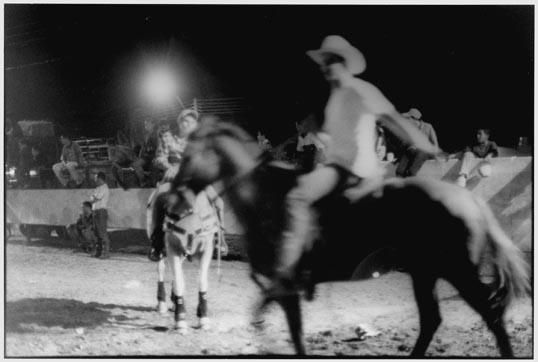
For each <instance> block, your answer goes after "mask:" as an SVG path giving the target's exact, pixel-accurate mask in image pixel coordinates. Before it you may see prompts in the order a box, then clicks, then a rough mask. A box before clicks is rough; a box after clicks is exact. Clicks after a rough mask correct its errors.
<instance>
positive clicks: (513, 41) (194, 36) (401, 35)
mask: <svg viewBox="0 0 538 362" xmlns="http://www.w3.org/2000/svg"><path fill="white" fill-rule="evenodd" d="M533 29H534V7H532V6H476V5H475V6H394V5H384V6H359V5H356V6H305V5H303V6H277V5H273V6H245V5H242V6H186V5H154V6H146V5H115V6H112V5H78V6H74V5H6V6H5V36H6V38H5V43H6V46H5V66H6V67H8V68H9V67H17V66H20V65H24V64H29V63H34V62H42V61H45V60H49V59H54V60H56V61H55V62H52V63H49V64H44V65H36V66H30V67H22V68H18V69H12V70H7V71H6V72H5V81H6V83H5V100H6V109H7V111H10V112H13V114H14V117H15V118H16V119H19V118H33V119H42V118H51V119H55V120H56V121H57V122H58V123H59V124H60V125H61V126H62V127H64V128H72V129H74V128H77V129H78V130H79V132H83V133H85V134H87V135H104V133H108V132H112V131H113V130H114V129H116V128H117V127H119V124H120V120H121V119H122V115H125V114H126V112H127V109H129V108H132V107H134V106H135V105H136V104H137V102H139V101H138V98H137V92H136V90H137V83H136V79H137V75H139V74H140V69H141V68H142V67H143V65H144V64H145V63H146V62H148V61H150V60H151V59H154V58H157V57H160V58H162V59H167V61H169V62H170V63H171V64H173V65H174V66H175V67H176V68H177V69H178V70H179V72H180V73H181V74H182V76H183V80H184V85H183V86H184V88H185V89H184V94H183V95H184V97H186V98H189V97H192V96H198V97H203V98H207V97H213V96H244V97H246V98H247V99H248V101H249V102H250V103H251V104H252V105H253V107H254V108H253V113H252V114H251V119H249V125H250V126H249V128H250V129H251V130H255V129H261V130H263V131H265V132H266V133H267V134H268V135H269V136H270V138H273V139H274V140H275V141H277V140H279V139H282V138H283V137H285V136H288V135H291V134H292V130H293V122H294V121H296V120H300V119H301V118H303V117H305V116H306V115H307V114H308V113H310V112H312V111H317V112H319V111H320V110H322V109H323V107H324V103H325V101H326V97H327V94H328V93H327V92H328V90H327V87H326V85H325V82H324V80H323V78H322V76H321V73H320V72H319V70H318V69H317V67H316V65H315V64H314V63H313V62H312V61H311V60H310V59H309V58H308V57H307V56H306V55H305V51H307V50H309V49H315V48H318V47H319V45H320V43H321V40H322V39H323V37H324V36H326V35H330V34H339V35H342V36H344V37H345V38H347V39H348V40H349V41H350V42H351V43H352V44H354V45H355V46H356V47H357V48H359V49H360V50H361V51H362V52H363V53H364V55H365V56H366V59H367V62H368V68H367V70H366V72H365V73H364V74H363V76H362V77H363V78H364V79H366V80H368V81H371V82H373V83H374V84H376V85H377V86H378V87H379V88H380V89H381V90H382V91H383V92H384V93H385V95H386V96H387V97H388V98H389V99H390V100H391V101H392V102H393V103H394V104H395V106H396V107H397V108H398V109H399V110H400V111H402V112H403V111H407V110H408V109H409V107H411V106H414V107H417V108H419V109H420V110H421V111H422V113H423V116H424V119H425V120H426V121H428V122H431V123H432V124H433V125H434V127H435V128H436V130H437V133H438V137H439V139H440V142H441V146H442V147H444V148H445V149H447V150H453V149H455V148H458V147H461V146H462V145H464V144H465V143H467V142H468V141H469V139H471V138H472V137H473V136H474V131H473V130H474V128H475V127H478V126H488V127H490V128H492V130H493V133H494V139H496V140H497V141H498V143H500V144H502V145H507V146H512V145H514V144H515V143H516V141H517V137H518V136H520V135H527V136H530V137H532V133H533V100H534V89H533V85H534V62H533V61H534V59H533V55H534V33H533Z"/></svg>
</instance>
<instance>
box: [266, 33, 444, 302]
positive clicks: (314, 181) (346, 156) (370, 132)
mask: <svg viewBox="0 0 538 362" xmlns="http://www.w3.org/2000/svg"><path fill="white" fill-rule="evenodd" d="M307 54H308V55H309V56H310V57H311V58H312V59H313V60H314V61H315V62H316V63H318V64H319V66H320V68H321V71H322V72H323V74H324V76H325V78H326V79H327V81H328V82H329V83H330V86H331V94H330V98H329V100H328V103H327V105H326V108H325V121H324V126H323V129H322V132H321V133H320V134H319V137H320V139H322V140H323V141H324V142H325V143H326V144H327V146H328V150H327V163H326V165H325V166H321V167H318V168H316V169H314V170H313V171H312V172H310V173H308V174H304V175H302V176H300V177H299V179H298V181H297V185H296V186H295V188H293V189H292V190H291V191H290V192H289V193H288V195H287V197H286V209H287V222H286V226H285V229H284V233H283V242H282V244H281V245H282V247H281V248H280V250H278V251H277V264H276V269H275V274H276V275H275V278H274V280H273V281H272V283H273V284H272V286H271V288H270V290H269V294H270V295H272V296H279V295H286V294H288V293H290V292H293V291H294V289H295V285H294V283H295V281H296V268H297V265H298V262H299V259H300V258H301V255H302V254H303V252H304V251H305V250H308V249H309V248H311V246H312V242H313V240H312V239H313V237H312V232H313V229H312V225H314V222H313V218H314V215H313V212H312V210H311V205H312V204H313V203H315V202H316V201H318V200H320V199H321V198H322V197H324V196H326V195H328V194H329V193H331V191H333V190H335V188H336V187H337V186H338V185H340V184H341V182H344V181H346V180H348V179H349V177H350V176H352V177H354V178H355V180H356V181H357V183H358V185H357V187H356V188H354V195H355V196H356V197H360V195H361V194H366V193H367V192H369V191H371V190H373V189H375V188H376V187H377V186H378V185H379V184H380V182H381V180H382V179H383V175H384V173H385V170H384V168H383V166H382V165H381V163H380V161H379V159H378V157H377V155H376V147H375V145H376V126H377V124H378V123H379V125H380V126H382V127H385V128H387V129H388V130H389V131H391V132H392V133H393V134H395V135H396V136H397V137H398V138H400V139H402V140H403V141H404V142H407V143H408V144H413V145H414V146H415V147H417V148H419V149H421V150H423V151H424V152H427V153H429V154H438V153H439V152H440V150H439V149H438V147H436V146H434V145H432V144H431V143H430V142H429V141H428V139H427V138H426V137H425V136H424V135H423V134H422V133H421V132H420V131H419V130H418V129H417V128H416V127H415V126H414V125H413V124H412V123H411V122H410V121H409V120H407V119H405V118H404V117H403V116H401V115H400V113H398V111H397V110H396V109H395V107H394V106H393V105H392V103H391V102H390V101H389V100H388V99H387V98H386V97H385V96H384V95H383V94H382V93H381V91H380V90H379V89H378V88H377V87H375V86H374V85H373V84H371V83H368V82H366V81H364V80H362V79H360V78H356V77H354V76H355V75H358V74H361V73H362V72H364V70H365V69H366V61H365V59H364V56H363V55H362V53H361V52H360V51H359V50H358V49H356V48H354V47H353V46H352V45H351V44H349V43H348V42H347V41H346V40H345V39H344V38H342V37H340V36H336V35H332V36H328V37H326V38H325V39H324V41H323V43H322V45H321V48H320V49H318V50H312V51H309V52H307Z"/></svg>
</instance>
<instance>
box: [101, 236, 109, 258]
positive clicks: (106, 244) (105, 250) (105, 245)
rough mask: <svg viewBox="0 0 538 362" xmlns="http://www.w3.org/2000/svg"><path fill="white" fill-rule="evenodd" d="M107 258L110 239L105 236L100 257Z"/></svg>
mask: <svg viewBox="0 0 538 362" xmlns="http://www.w3.org/2000/svg"><path fill="white" fill-rule="evenodd" d="M108 258H110V240H109V239H108V238H107V239H106V240H103V250H102V252H101V256H100V259H108Z"/></svg>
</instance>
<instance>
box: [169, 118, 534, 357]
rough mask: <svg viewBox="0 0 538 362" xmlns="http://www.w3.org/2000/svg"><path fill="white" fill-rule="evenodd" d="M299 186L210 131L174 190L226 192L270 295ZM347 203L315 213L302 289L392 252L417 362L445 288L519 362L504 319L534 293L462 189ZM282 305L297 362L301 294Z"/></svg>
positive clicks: (225, 135) (404, 183) (425, 187)
mask: <svg viewBox="0 0 538 362" xmlns="http://www.w3.org/2000/svg"><path fill="white" fill-rule="evenodd" d="M250 146H252V147H250ZM296 177H297V175H296V173H294V172H293V171H291V170H290V169H289V168H288V169H287V168H285V167H282V166H279V165H278V164H277V163H276V162H272V161H270V160H268V159H267V157H266V158H265V159H264V157H262V156H260V155H259V152H257V151H256V148H255V144H254V143H253V142H252V140H251V138H250V137H249V136H248V135H247V134H246V133H245V132H244V131H243V130H241V129H240V128H238V127H236V126H234V125H231V124H227V123H218V122H214V121H213V122H211V121H209V122H206V123H204V124H202V126H201V127H200V128H199V129H198V131H197V132H195V133H194V134H192V135H191V138H190V142H189V146H188V148H187V151H186V153H185V158H184V160H183V164H182V169H181V170H180V173H179V174H178V176H177V178H176V180H175V183H176V185H187V186H189V187H190V188H192V189H193V190H194V191H198V190H202V189H203V188H204V187H205V186H206V185H207V184H210V183H213V182H215V181H217V180H220V181H222V182H223V184H224V188H225V192H226V193H227V196H228V198H229V201H230V204H231V207H232V209H233V210H234V212H235V214H236V216H237V218H238V220H239V221H240V222H241V223H242V225H243V226H244V227H245V230H246V240H247V252H248V256H249V261H250V264H251V268H252V276H253V278H254V279H255V281H256V282H257V283H258V285H259V286H260V287H262V289H263V288H264V286H263V285H264V284H263V280H271V278H273V277H274V265H275V263H274V262H275V256H276V250H278V248H279V246H280V243H281V240H282V239H281V233H282V229H283V225H284V223H285V215H286V213H285V210H284V199H285V195H286V194H287V192H288V191H289V189H290V188H291V187H292V186H293V185H295V182H296ZM348 191H350V190H348ZM351 191H353V189H351ZM342 194H343V192H342V189H340V190H337V191H336V192H335V193H333V195H329V196H328V197H326V198H325V199H324V200H321V201H320V202H319V203H318V204H317V205H316V209H317V211H318V214H319V218H318V220H319V226H320V230H321V237H319V238H316V240H317V241H316V242H314V244H313V246H312V247H311V248H310V249H309V250H305V252H304V255H303V257H302V259H301V262H300V265H299V266H298V268H297V281H298V282H297V285H299V286H301V287H304V288H305V289H306V290H307V292H308V291H309V290H310V292H312V289H313V288H312V286H313V285H315V284H316V283H320V282H325V281H336V280H349V279H350V277H351V275H352V273H353V271H354V270H355V268H356V266H357V264H358V263H359V262H360V261H361V260H362V259H363V258H364V257H366V256H367V255H369V254H370V253H371V252H372V251H375V250H378V249H379V248H381V247H391V248H393V249H395V250H397V254H398V255H399V256H400V257H401V260H400V261H399V263H401V264H400V265H401V266H402V267H403V268H404V270H406V271H407V272H409V274H410V275H411V278H412V281H413V287H414V292H415V299H416V302H417V305H418V309H419V314H420V334H419V337H418V340H417V342H416V345H415V347H414V349H413V352H412V354H413V356H423V355H424V354H425V352H426V349H427V347H428V345H429V343H430V341H431V339H432V337H433V334H434V333H435V331H436V330H437V328H438V327H439V325H440V324H441V315H440V313H439V304H438V301H437V298H436V294H435V288H434V286H435V282H436V281H437V279H439V278H443V279H446V280H448V281H449V282H450V283H451V284H452V285H454V287H456V288H457V290H458V291H459V292H460V295H461V297H462V298H463V299H464V300H465V301H466V302H467V303H468V304H469V305H470V306H471V307H473V308H474V309H475V310H476V311H477V312H478V313H479V314H480V315H481V316H482V318H483V319H484V321H485V322H486V324H487V326H488V328H489V329H490V330H491V331H492V332H493V334H494V335H495V337H496V339H497V344H498V347H499V349H500V352H501V355H502V356H504V357H509V356H512V348H511V345H510V341H509V337H508V334H507V332H506V329H505V326H504V321H503V315H504V312H505V308H506V306H507V305H508V303H509V301H510V299H511V298H512V297H514V296H518V295H522V294H524V293H525V292H526V291H528V290H529V288H530V286H529V276H528V265H527V263H526V262H525V261H524V259H523V258H522V255H521V252H520V250H519V249H518V248H517V247H516V246H515V245H514V244H513V243H512V241H511V240H510V239H509V238H508V237H507V236H506V234H505V233H504V232H503V231H502V229H501V228H500V226H499V224H498V222H497V220H496V219H495V217H494V215H493V213H492V211H491V210H490V208H489V207H488V206H487V204H486V203H485V202H484V201H482V200H481V199H479V198H477V197H475V196H474V195H472V194H471V193H470V192H469V191H467V190H464V189H461V188H459V187H457V186H454V185H450V184H447V183H444V182H440V181H435V180H426V179H420V178H408V179H393V180H387V181H385V182H384V183H383V185H382V186H381V187H379V188H377V189H376V190H373V191H372V192H370V193H368V194H367V195H366V196H363V197H361V198H360V200H358V201H353V197H348V198H345V197H342ZM387 220H390V223H389V224H387ZM488 248H489V249H490V250H491V252H492V255H493V264H494V266H495V268H494V269H495V270H496V275H497V278H496V279H497V285H496V289H495V291H494V292H493V293H492V292H491V290H490V289H489V288H488V287H487V286H486V285H484V284H483V283H482V282H481V281H480V279H479V274H478V268H479V266H480V265H481V263H482V262H483V256H484V254H485V251H486V249H488ZM307 295H312V294H311V293H307ZM275 300H276V301H277V302H278V303H279V304H280V305H281V306H282V307H283V309H284V311H285V314H286V318H287V320H288V325H289V327H290V332H291V335H292V340H293V343H294V346H295V349H296V352H297V353H299V354H303V353H305V349H304V345H303V340H302V339H303V338H302V320H301V310H300V298H299V289H297V292H295V293H292V294H291V295H285V296H280V297H277V298H275ZM260 308H261V307H260Z"/></svg>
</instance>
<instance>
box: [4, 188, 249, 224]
mask: <svg viewBox="0 0 538 362" xmlns="http://www.w3.org/2000/svg"><path fill="white" fill-rule="evenodd" d="M151 192H152V189H130V190H127V191H125V190H123V189H111V190H110V198H109V201H108V214H109V221H108V226H109V228H118V229H144V230H145V229H146V207H147V201H148V198H149V196H150V194H151ZM92 193H93V190H92V189H76V190H68V189H62V190H6V217H7V222H8V223H13V224H42V225H68V224H71V223H74V222H75V221H76V220H77V218H78V216H79V215H80V213H81V206H82V202H84V201H86V200H89V199H90V196H91V194H92ZM225 205H226V201H225ZM224 222H225V225H226V230H227V232H228V233H231V234H241V233H242V230H241V229H240V227H239V225H238V223H237V221H236V219H235V217H234V215H233V213H231V211H230V209H229V208H226V207H225V213H224Z"/></svg>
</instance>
